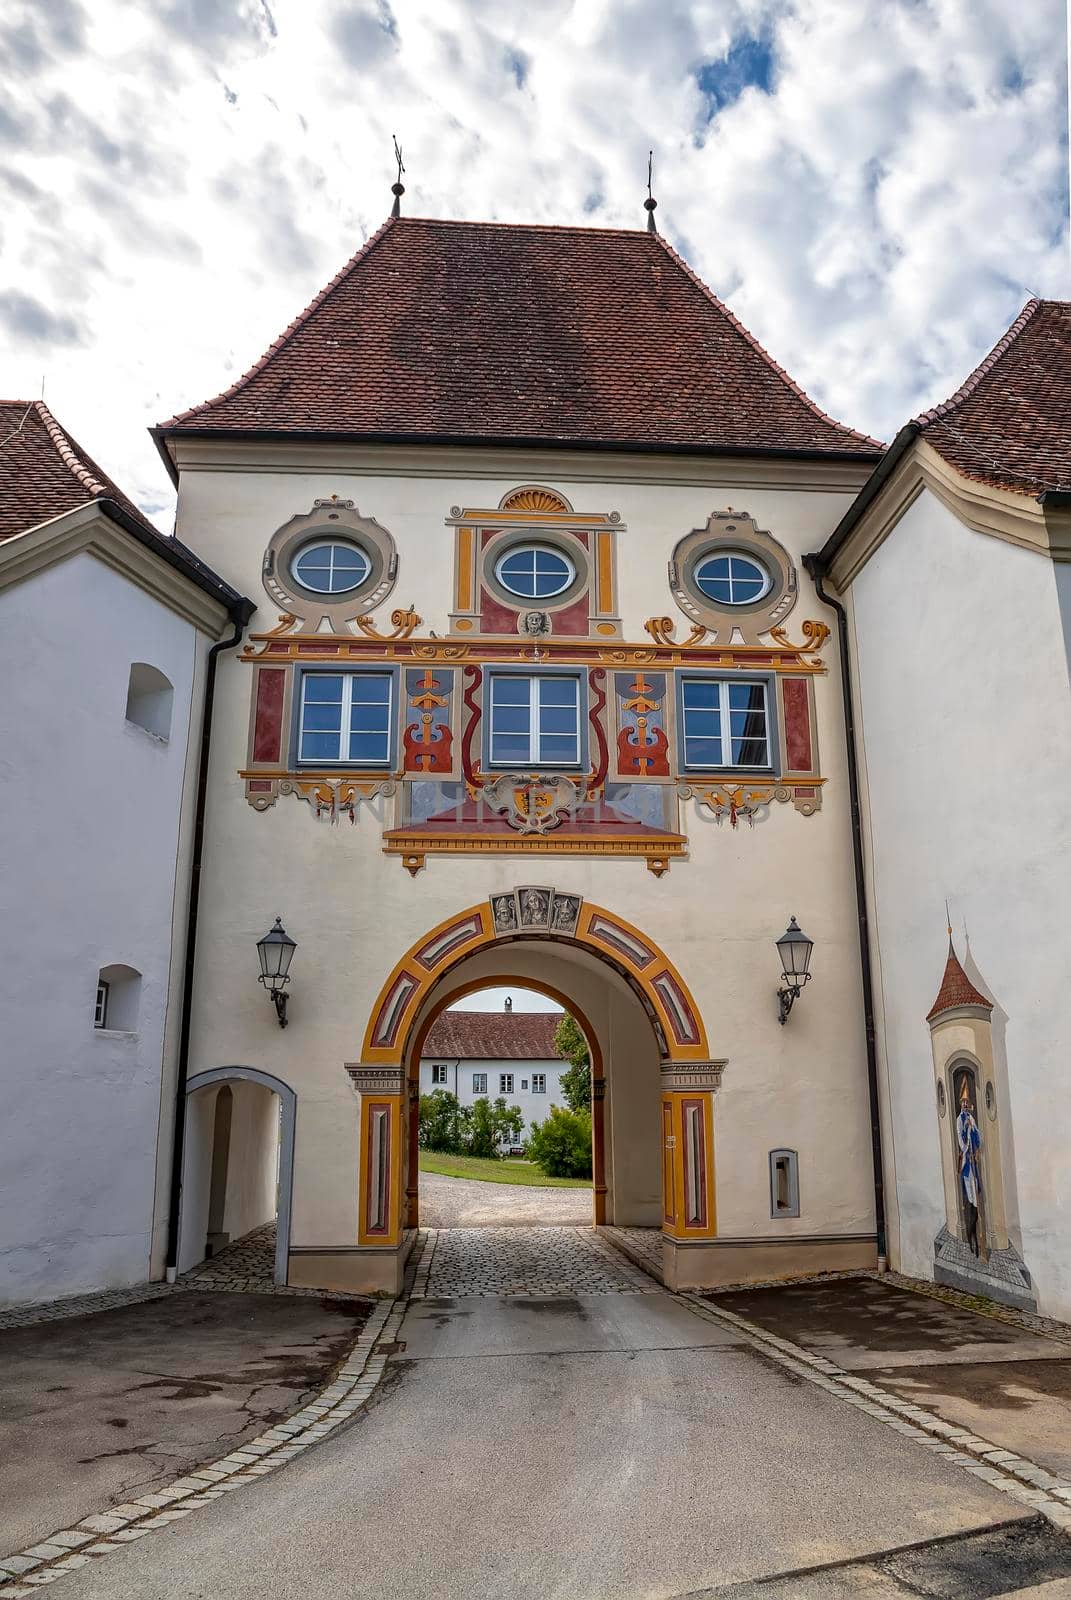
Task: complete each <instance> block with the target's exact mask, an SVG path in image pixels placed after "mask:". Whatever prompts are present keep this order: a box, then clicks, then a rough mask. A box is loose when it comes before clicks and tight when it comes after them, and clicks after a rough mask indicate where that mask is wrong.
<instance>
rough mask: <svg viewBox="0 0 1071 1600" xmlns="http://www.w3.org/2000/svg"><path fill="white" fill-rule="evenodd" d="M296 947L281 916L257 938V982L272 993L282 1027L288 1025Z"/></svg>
mask: <svg viewBox="0 0 1071 1600" xmlns="http://www.w3.org/2000/svg"><path fill="white" fill-rule="evenodd" d="M296 949H297V944H296V942H295V941H294V940H293V939H291V937H290V935H289V934H288V933H287V931H286V929H285V928H284V927H283V923H282V918H281V917H276V919H275V926H274V927H273V928H271V929H270V931H269V932H268V933H266V934H265V935H264V937H263V939H258V940H257V955H258V957H259V958H260V976H259V978H258V979H257V982H258V983H262V984H263V985H264V987H265V989H267V991H268V993H269V994H270V995H271V999H272V1004H273V1005H274V1007H275V1015H276V1016H277V1017H278V1019H279V1026H280V1028H285V1027H286V1022H287V1017H286V1005H287V1001H288V999H289V995H288V994H287V992H286V985H287V984H288V983H289V982H290V963H291V961H292V960H293V957H294V951H295V950H296Z"/></svg>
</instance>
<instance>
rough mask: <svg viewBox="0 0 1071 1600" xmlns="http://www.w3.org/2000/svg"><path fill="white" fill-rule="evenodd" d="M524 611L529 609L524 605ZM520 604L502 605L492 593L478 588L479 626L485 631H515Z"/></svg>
mask: <svg viewBox="0 0 1071 1600" xmlns="http://www.w3.org/2000/svg"><path fill="white" fill-rule="evenodd" d="M524 609H525V610H526V611H528V610H530V609H531V608H530V607H529V606H525V608H524ZM520 611H521V608H520V606H504V605H502V604H501V603H500V601H498V600H496V599H495V598H494V596H493V595H490V594H488V592H487V590H486V589H484V588H483V587H482V586H481V588H480V627H481V628H482V629H483V630H484V632H485V633H516V632H517V618H518V616H519V615H520Z"/></svg>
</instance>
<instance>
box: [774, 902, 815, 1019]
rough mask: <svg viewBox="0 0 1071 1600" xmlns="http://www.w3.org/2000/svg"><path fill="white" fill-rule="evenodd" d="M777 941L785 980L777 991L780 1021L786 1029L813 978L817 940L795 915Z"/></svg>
mask: <svg viewBox="0 0 1071 1600" xmlns="http://www.w3.org/2000/svg"><path fill="white" fill-rule="evenodd" d="M774 943H775V945H776V947H777V953H778V955H779V956H780V957H781V979H782V982H781V987H780V989H778V991H777V1012H778V1015H777V1020H778V1022H779V1023H780V1024H781V1026H782V1028H783V1027H784V1025H785V1023H786V1022H787V1021H788V1018H789V1013H790V1012H791V1010H792V1007H793V1006H794V1005H795V1003H796V1001H797V1000H798V999H799V997H800V994H801V993H802V991H803V986H804V984H805V983H810V981H811V972H810V966H811V952H812V951H813V950H814V940H813V939H808V937H807V935H806V934H805V933H804V931H803V929H802V928H801V927H800V925H799V923H798V922H797V921H796V919H795V917H790V918H789V921H788V927H787V928H786V929H785V931H784V933H783V934H782V935H781V937H780V939H777V940H775V941H774Z"/></svg>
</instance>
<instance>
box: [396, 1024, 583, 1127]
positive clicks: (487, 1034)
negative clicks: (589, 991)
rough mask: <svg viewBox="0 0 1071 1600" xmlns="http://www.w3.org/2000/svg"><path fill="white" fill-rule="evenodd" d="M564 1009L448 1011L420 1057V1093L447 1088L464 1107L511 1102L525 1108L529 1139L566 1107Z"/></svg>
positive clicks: (433, 1027) (435, 1026) (433, 1028)
mask: <svg viewBox="0 0 1071 1600" xmlns="http://www.w3.org/2000/svg"><path fill="white" fill-rule="evenodd" d="M563 1015H564V1013H563V1012H561V1011H514V1010H513V1009H512V1005H511V1002H510V1001H509V1000H507V1001H506V1009H505V1010H503V1011H444V1012H442V1013H441V1014H440V1015H439V1016H438V1017H437V1018H436V1020H435V1022H434V1023H433V1024H432V1027H431V1031H430V1033H429V1034H428V1037H427V1039H426V1040H425V1042H424V1050H423V1053H422V1055H421V1058H420V1092H421V1094H430V1093H431V1092H432V1090H433V1089H447V1090H448V1091H449V1092H450V1093H451V1094H453V1095H456V1096H457V1098H458V1100H459V1101H460V1102H461V1104H462V1105H463V1106H471V1105H475V1103H476V1101H477V1100H484V1099H485V1100H492V1101H493V1100H497V1099H499V1097H501V1098H502V1099H504V1100H505V1102H506V1104H507V1105H508V1106H519V1107H520V1109H521V1114H522V1116H523V1117H524V1137H525V1138H527V1137H528V1135H529V1133H530V1132H531V1128H532V1123H533V1122H543V1121H545V1120H546V1118H547V1116H548V1115H549V1112H550V1108H551V1106H553V1105H557V1106H564V1105H565V1103H566V1102H565V1096H564V1095H563V1094H562V1090H561V1075H562V1073H563V1072H565V1071H567V1070H568V1067H569V1063H568V1061H563V1060H562V1058H561V1057H560V1056H559V1055H557V1054H556V1053H555V1050H554V1030H555V1029H556V1028H557V1026H558V1023H559V1022H560V1021H561V1019H562V1017H563Z"/></svg>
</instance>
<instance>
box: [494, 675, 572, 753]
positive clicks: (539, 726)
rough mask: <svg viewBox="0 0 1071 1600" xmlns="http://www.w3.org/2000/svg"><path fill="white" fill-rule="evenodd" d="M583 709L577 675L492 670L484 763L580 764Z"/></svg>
mask: <svg viewBox="0 0 1071 1600" xmlns="http://www.w3.org/2000/svg"><path fill="white" fill-rule="evenodd" d="M582 713H583V696H582V693H581V682H580V675H579V673H575V672H533V673H519V672H492V673H490V674H489V675H488V686H487V719H488V726H489V729H490V736H489V739H488V764H489V765H490V766H491V767H494V768H502V767H579V766H581V764H582V762H583V715H582Z"/></svg>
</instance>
